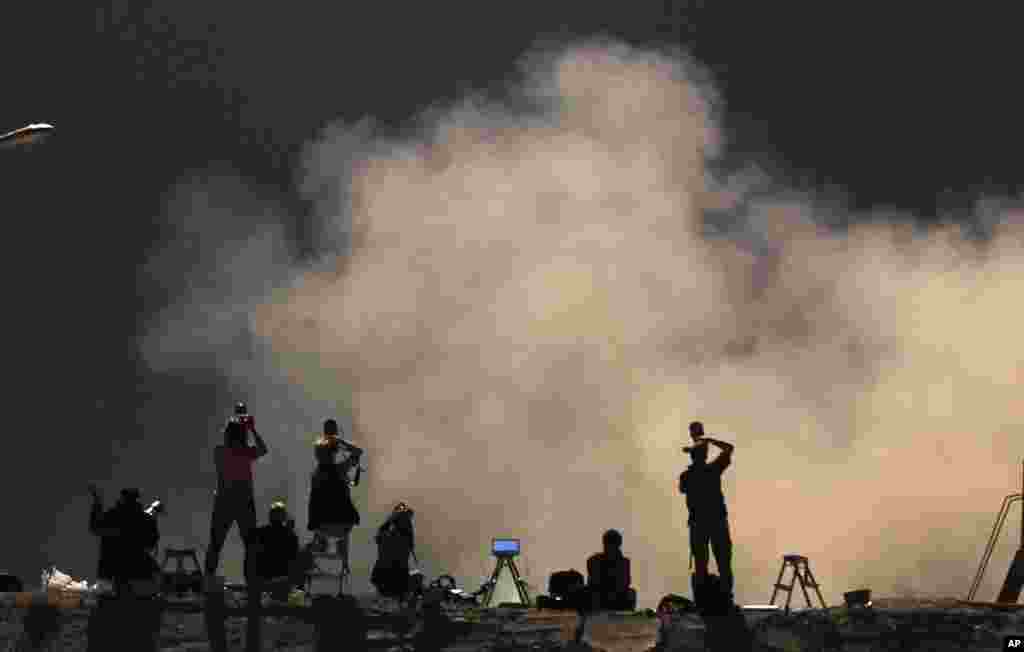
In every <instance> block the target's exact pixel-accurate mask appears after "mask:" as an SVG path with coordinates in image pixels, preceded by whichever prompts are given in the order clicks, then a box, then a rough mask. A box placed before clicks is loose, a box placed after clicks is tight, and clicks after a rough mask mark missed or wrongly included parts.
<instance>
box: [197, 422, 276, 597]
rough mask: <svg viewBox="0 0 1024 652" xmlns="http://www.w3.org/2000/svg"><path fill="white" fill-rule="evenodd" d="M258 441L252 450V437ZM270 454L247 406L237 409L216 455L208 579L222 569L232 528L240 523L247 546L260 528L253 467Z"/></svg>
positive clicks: (214, 453)
mask: <svg viewBox="0 0 1024 652" xmlns="http://www.w3.org/2000/svg"><path fill="white" fill-rule="evenodd" d="M250 433H251V434H252V436H253V439H255V441H256V445H255V446H249V437H248V436H249V434H250ZM267 452H268V449H267V444H266V442H264V441H263V438H262V437H260V435H259V433H258V432H256V423H255V420H254V419H253V417H252V415H250V414H249V413H248V410H247V409H246V406H245V404H244V403H239V404H238V405H237V406H235V416H234V417H233V418H231V419H230V420H229V421H228V424H227V425H226V426H225V427H224V444H223V445H221V446H217V447H216V448H215V449H214V451H213V461H214V464H215V465H216V467H217V491H216V494H215V496H214V502H213V516H212V518H211V520H210V546H209V548H207V550H206V564H205V565H206V575H207V577H212V576H213V575H215V574H216V573H217V567H218V566H219V565H220V553H221V550H222V549H223V548H224V540H225V539H226V538H227V536H228V532H229V531H230V530H231V526H232V525H234V524H235V523H238V530H239V533H240V534H241V535H242V541H243V542H244V543H245V545H246V546H248V545H249V539H250V537H251V535H252V531H253V530H254V529H255V528H256V498H255V496H254V495H253V476H252V467H253V464H254V463H255V462H256V460H258V459H259V458H261V457H263V456H264V455H266V454H267Z"/></svg>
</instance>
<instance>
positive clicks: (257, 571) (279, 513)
mask: <svg viewBox="0 0 1024 652" xmlns="http://www.w3.org/2000/svg"><path fill="white" fill-rule="evenodd" d="M268 519H269V521H270V523H269V524H268V525H264V526H262V527H258V528H256V529H255V530H254V531H253V534H252V541H251V545H250V546H249V551H248V552H247V554H246V559H245V575H246V578H248V580H249V581H250V582H254V581H258V582H263V583H268V582H269V583H271V584H273V585H274V586H273V587H269V588H271V591H272V592H273V593H275V594H277V595H278V596H280V595H283V597H284V598H286V597H287V595H288V590H289V589H290V588H291V587H292V586H293V585H295V584H297V583H298V584H301V583H302V579H301V578H297V577H295V575H296V560H297V559H298V557H299V536H298V535H297V534H295V530H294V528H293V527H289V522H288V510H287V508H286V507H285V505H284V503H282V502H276V503H274V504H273V505H271V507H270V513H269V514H268ZM296 580H298V581H296ZM282 599H283V598H282Z"/></svg>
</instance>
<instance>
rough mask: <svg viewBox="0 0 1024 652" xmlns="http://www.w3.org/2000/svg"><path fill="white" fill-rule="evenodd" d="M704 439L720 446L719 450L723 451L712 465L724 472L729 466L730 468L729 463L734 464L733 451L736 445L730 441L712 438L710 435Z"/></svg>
mask: <svg viewBox="0 0 1024 652" xmlns="http://www.w3.org/2000/svg"><path fill="white" fill-rule="evenodd" d="M704 440H705V441H707V442H708V443H709V444H714V445H715V446H717V447H718V448H719V450H721V451H722V452H720V453H719V454H718V457H716V458H715V461H714V462H712V463H711V464H710V466H711V467H712V468H714V469H717V470H718V472H720V473H721V472H724V471H725V470H726V469H727V468H729V465H730V464H732V451H733V448H735V447H734V446H733V445H732V444H730V443H727V442H724V441H719V440H718V439H712V438H710V437H705V438H704Z"/></svg>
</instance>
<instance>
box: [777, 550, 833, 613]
mask: <svg viewBox="0 0 1024 652" xmlns="http://www.w3.org/2000/svg"><path fill="white" fill-rule="evenodd" d="M787 566H789V567H791V568H792V569H793V577H792V578H791V579H790V581H789V584H783V583H782V576H783V574H785V572H786V567H787ZM796 584H800V590H801V591H803V594H804V600H805V601H806V602H807V607H808V608H811V609H812V608H814V605H813V604H811V596H810V594H808V593H807V589H808V588H811V589H814V592H815V593H816V594H817V596H818V600H819V601H820V602H821V607H822V609H827V608H828V607H827V606H826V605H825V598H823V597H821V588H820V587H819V585H818V581H817V580H815V579H814V573H812V572H811V565H810V563H809V562H808V561H807V557H804V556H803V555H783V557H782V568H780V569H779V578H778V579H777V580H775V588H774V589H773V590H772V598H771V600H769V601H768V604H772V605H774V604H775V596H776V595H777V594H778V592H779V591H785V592H786V605H785V612H786V613H789V603H790V601H791V600H792V599H793V587H794V586H796Z"/></svg>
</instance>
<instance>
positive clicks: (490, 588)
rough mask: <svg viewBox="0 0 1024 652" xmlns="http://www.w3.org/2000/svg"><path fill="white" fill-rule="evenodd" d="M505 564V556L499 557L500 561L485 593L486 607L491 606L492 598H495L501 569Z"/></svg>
mask: <svg viewBox="0 0 1024 652" xmlns="http://www.w3.org/2000/svg"><path fill="white" fill-rule="evenodd" d="M504 565H505V558H504V557H498V563H497V565H496V566H495V567H494V572H493V573H491V579H490V580H488V582H487V592H486V593H484V604H483V606H484V608H487V607H490V606H491V600H492V599H493V598H494V591H495V589H496V588H497V587H498V577H500V576H501V569H502V567H503V566H504Z"/></svg>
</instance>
